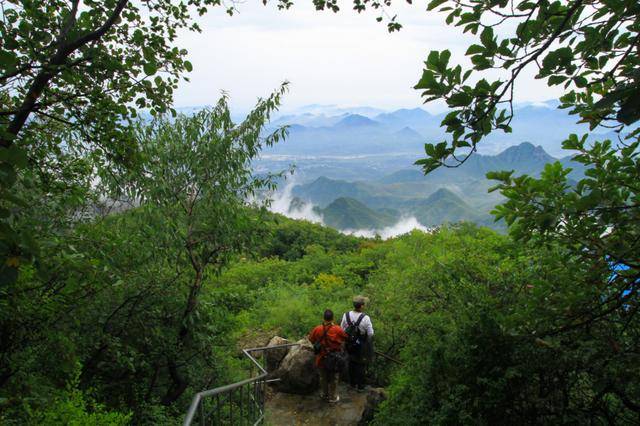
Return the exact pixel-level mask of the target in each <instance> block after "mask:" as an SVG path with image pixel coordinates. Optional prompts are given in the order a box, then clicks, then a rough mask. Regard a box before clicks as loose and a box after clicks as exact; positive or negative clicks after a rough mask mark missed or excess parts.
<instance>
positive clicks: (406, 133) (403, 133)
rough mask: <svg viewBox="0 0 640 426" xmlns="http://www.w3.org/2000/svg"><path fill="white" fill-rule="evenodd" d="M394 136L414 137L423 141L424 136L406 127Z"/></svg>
mask: <svg viewBox="0 0 640 426" xmlns="http://www.w3.org/2000/svg"><path fill="white" fill-rule="evenodd" d="M394 135H396V136H399V137H413V138H416V137H417V138H420V139H422V135H421V134H420V133H418V132H416V131H415V130H414V129H412V128H411V127H409V126H405V127H403V128H402V129H400V130H398V131H397V132H395V133H394Z"/></svg>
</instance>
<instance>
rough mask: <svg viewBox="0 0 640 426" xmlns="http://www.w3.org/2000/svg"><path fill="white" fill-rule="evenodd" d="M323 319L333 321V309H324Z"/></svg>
mask: <svg viewBox="0 0 640 426" xmlns="http://www.w3.org/2000/svg"><path fill="white" fill-rule="evenodd" d="M324 320H325V321H333V311H332V310H331V309H325V311H324Z"/></svg>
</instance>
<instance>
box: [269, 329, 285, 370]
mask: <svg viewBox="0 0 640 426" xmlns="http://www.w3.org/2000/svg"><path fill="white" fill-rule="evenodd" d="M287 343H289V341H288V340H287V339H285V338H283V337H280V336H274V337H272V338H271V340H269V344H268V345H267V347H270V346H278V345H286V344H287ZM288 352H289V347H286V348H277V349H269V350H266V351H264V353H265V361H266V367H267V372H268V373H273V372H275V371H276V370H277V369H278V367H280V362H282V360H283V358H284V357H285V356H286V355H287V353H288Z"/></svg>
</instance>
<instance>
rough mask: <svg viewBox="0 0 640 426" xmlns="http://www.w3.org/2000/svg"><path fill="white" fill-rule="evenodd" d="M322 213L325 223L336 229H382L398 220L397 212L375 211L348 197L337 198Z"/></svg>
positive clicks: (321, 210)
mask: <svg viewBox="0 0 640 426" xmlns="http://www.w3.org/2000/svg"><path fill="white" fill-rule="evenodd" d="M320 213H322V218H323V221H324V223H325V224H327V225H328V226H331V227H333V228H336V229H351V230H354V229H382V228H384V227H387V226H391V225H393V224H394V223H396V222H397V221H398V215H397V213H396V214H395V215H394V214H392V213H391V212H385V211H375V210H372V209H370V208H369V207H367V206H365V205H364V204H362V203H361V202H359V201H358V200H354V199H353V198H346V197H340V198H336V199H335V200H333V202H332V203H331V204H329V205H328V206H327V207H326V208H324V209H320Z"/></svg>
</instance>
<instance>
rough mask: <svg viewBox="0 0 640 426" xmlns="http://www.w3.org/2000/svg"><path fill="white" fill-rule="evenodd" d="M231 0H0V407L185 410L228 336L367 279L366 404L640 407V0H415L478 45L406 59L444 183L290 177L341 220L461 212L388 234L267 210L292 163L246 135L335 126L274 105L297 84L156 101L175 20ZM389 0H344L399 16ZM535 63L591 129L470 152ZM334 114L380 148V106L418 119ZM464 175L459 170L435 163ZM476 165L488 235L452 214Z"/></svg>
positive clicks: (516, 409) (498, 410) (446, 412)
mask: <svg viewBox="0 0 640 426" xmlns="http://www.w3.org/2000/svg"><path fill="white" fill-rule="evenodd" d="M236 6H237V5H236V3H232V4H230V5H226V4H224V5H223V4H221V3H220V2H218V1H214V0H189V1H188V2H184V1H180V0H163V1H146V2H133V1H129V0H104V1H81V0H70V1H67V0H51V1H47V2H39V1H3V0H0V17H1V18H2V19H0V100H1V102H0V424H2V425H5V424H6V425H95V426H98V425H100V426H102V425H129V424H134V425H165V424H166V425H173V424H180V423H181V422H182V421H183V419H185V412H186V410H187V408H188V407H189V404H190V402H191V400H192V398H193V396H194V395H196V394H197V393H198V392H201V391H203V390H206V389H212V388H216V387H218V386H223V385H227V384H229V383H231V382H234V381H238V380H241V379H246V378H247V375H248V374H249V369H248V368H247V367H249V365H248V364H247V362H246V361H247V360H246V359H244V358H243V357H242V356H241V353H242V352H241V350H242V349H243V348H247V347H251V346H255V345H263V344H265V343H266V342H267V341H268V340H269V338H271V337H272V336H274V335H280V336H283V337H287V338H290V339H292V340H297V339H300V338H302V337H304V336H305V335H307V333H308V332H309V330H310V328H311V327H313V326H314V325H317V324H319V323H320V321H321V318H322V317H321V316H322V315H323V312H324V310H325V309H327V308H331V309H333V310H334V311H335V312H336V313H338V314H340V313H342V312H343V311H345V310H347V309H349V308H350V303H349V302H350V301H351V300H352V297H353V296H354V295H355V294H360V295H364V296H366V297H368V298H369V299H370V302H366V309H367V312H368V313H369V314H370V316H371V318H372V321H373V323H374V324H375V330H376V333H375V337H374V344H375V346H376V348H377V349H378V351H379V353H381V354H383V355H384V356H381V357H378V358H376V359H375V360H374V362H373V363H372V364H371V365H370V366H369V369H368V376H367V380H368V382H369V383H370V384H372V385H375V386H384V387H385V388H386V390H387V391H386V393H387V395H388V397H387V398H386V399H385V400H384V402H382V403H381V405H379V406H378V407H377V408H376V409H375V410H373V411H372V412H371V413H369V414H370V418H369V419H368V420H367V421H368V422H369V423H371V424H377V425H422V424H433V425H457V424H473V425H476V424H479V425H495V424H498V425H501V424H509V425H511V424H527V425H528V424H568V425H569V424H570V425H576V424H616V425H618V424H619V425H631V424H638V423H639V422H640V353H639V351H638V348H640V316H639V310H640V298H639V290H640V257H639V256H638V254H639V253H640V187H639V186H638V182H640V128H638V125H637V123H638V121H639V120H640V97H639V96H638V93H639V92H640V79H639V75H640V74H639V71H638V70H639V69H640V55H637V54H636V52H638V49H639V48H640V36H639V33H640V9H639V6H638V3H637V1H635V0H606V1H604V0H602V1H601V0H595V1H591V2H584V1H582V0H569V1H565V2H559V1H555V2H554V1H548V0H539V1H533V2H532V1H528V0H513V1H493V0H492V1H472V2H470V3H461V2H458V1H446V0H432V1H431V2H430V3H429V4H428V6H427V8H428V13H432V14H441V15H442V17H443V20H444V22H445V23H446V24H447V25H451V26H452V34H453V32H455V28H456V27H458V28H460V29H461V30H462V31H464V33H467V35H468V36H469V37H472V38H474V40H475V39H477V40H476V41H477V44H471V45H470V46H468V48H467V49H466V53H465V56H467V59H468V61H464V60H462V59H463V58H453V56H452V53H451V51H450V50H447V49H443V50H441V51H437V50H434V51H431V52H430V53H429V54H428V56H427V58H426V61H424V70H423V71H422V75H421V77H420V78H419V80H418V79H416V80H418V82H417V84H416V85H415V89H417V90H419V91H420V94H421V96H423V98H424V99H425V102H432V101H441V102H442V103H443V104H446V107H447V108H448V111H447V112H446V114H444V115H443V116H441V117H440V119H441V121H440V127H441V129H442V130H443V132H442V133H443V135H442V136H443V137H444V138H445V139H444V140H440V139H438V140H427V141H422V142H421V146H422V147H423V148H424V152H423V153H421V154H416V158H415V159H414V161H415V165H417V166H418V167H419V168H420V171H421V172H422V173H423V174H425V175H426V177H425V178H424V181H427V182H428V181H431V183H433V182H440V183H441V184H442V186H441V187H438V188H431V189H433V190H431V189H430V190H428V191H426V192H423V193H421V196H419V197H415V196H412V194H411V191H414V192H415V190H416V188H418V187H421V186H422V189H423V190H424V189H425V187H424V185H423V184H424V181H421V180H420V179H422V177H420V176H416V173H415V170H414V171H412V172H407V171H404V172H401V173H397V174H393V175H389V176H386V177H384V178H382V177H381V176H378V177H377V178H376V179H378V180H377V181H376V182H377V184H376V185H377V186H376V185H371V184H366V183H362V182H354V181H356V180H358V179H353V181H351V182H347V181H336V180H331V179H318V180H316V181H315V182H313V183H311V184H309V185H307V186H306V187H301V188H298V189H299V191H300V193H299V194H297V195H302V194H303V192H304V191H303V190H306V191H308V192H307V193H308V194H309V195H310V196H313V197H317V199H318V200H323V201H322V203H323V205H322V206H321V207H320V208H321V209H323V210H322V212H323V213H324V215H325V216H326V217H327V218H329V219H330V220H331V221H332V222H333V223H334V224H335V226H336V227H352V226H353V227H359V226H365V227H366V226H373V225H376V226H378V225H379V226H385V225H386V224H388V223H391V222H392V221H393V220H394V219H395V218H396V217H397V215H398V214H402V213H403V212H402V211H400V209H398V210H396V209H395V208H394V206H393V205H390V202H389V201H390V200H392V199H395V200H398V199H400V200H401V201H402V202H401V203H400V204H399V205H401V206H403V208H406V209H408V211H410V212H412V213H413V214H415V215H416V216H419V217H422V220H423V221H425V222H429V221H431V222H430V223H433V224H436V223H442V222H455V221H458V220H459V221H460V223H456V224H447V225H444V226H441V227H436V228H432V229H429V230H428V232H421V231H419V230H413V231H410V232H406V233H404V234H403V235H400V236H397V237H395V238H390V239H387V240H382V239H381V238H378V237H375V238H359V237H355V236H351V235H344V234H342V233H340V232H338V231H337V230H334V229H331V228H329V227H326V226H321V225H318V224H313V223H310V222H307V221H304V220H291V219H288V218H286V217H284V216H282V215H277V214H273V213H272V212H270V211H269V208H270V207H272V205H273V200H270V199H268V197H265V194H270V193H273V191H274V190H275V189H276V187H277V184H278V182H281V181H282V179H283V178H284V177H285V176H288V172H287V170H279V171H274V170H264V169H259V168H257V167H256V164H257V160H258V158H259V156H260V154H261V153H263V152H265V150H269V149H272V148H274V147H278V146H279V145H280V144H281V143H282V142H283V141H284V140H286V138H287V136H288V134H289V132H293V133H295V132H302V133H304V132H308V134H311V135H312V136H313V140H314V141H320V142H323V141H327V140H328V139H330V137H329V136H327V135H326V134H325V133H326V128H325V129H324V130H322V129H321V130H318V128H315V129H316V130H311V131H309V130H308V129H307V130H305V129H300V128H297V129H296V128H294V129H288V128H287V127H283V126H279V125H278V123H275V120H273V118H274V114H275V113H276V111H277V110H278V109H279V108H280V107H281V105H282V102H283V99H285V97H286V96H287V93H288V91H289V88H290V85H289V83H287V82H284V83H282V84H281V85H279V86H277V87H275V89H274V90H273V91H272V92H270V93H266V94H264V93H263V94H262V95H263V97H261V98H258V99H257V100H256V101H255V104H254V105H253V107H252V108H251V109H250V110H249V111H248V112H247V113H246V114H242V118H241V119H236V118H235V115H234V114H232V111H231V108H230V102H231V101H230V97H229V95H228V94H226V93H222V94H221V95H220V96H219V98H218V99H216V100H215V101H213V105H212V106H210V107H208V108H202V109H197V110H193V111H190V113H189V114H186V115H185V114H178V111H176V109H175V108H174V107H173V103H172V102H173V97H174V92H175V91H177V90H179V87H180V84H181V83H186V81H187V80H188V78H187V77H186V75H187V74H188V73H189V72H190V71H191V70H192V69H193V65H192V64H191V62H189V61H188V60H187V51H186V50H185V49H183V48H181V47H180V46H179V43H178V41H179V34H183V33H187V32H191V31H193V32H199V31H202V28H201V27H200V25H199V24H198V22H197V19H198V17H200V16H202V15H204V14H205V13H206V12H207V10H209V9H211V8H215V7H218V8H225V10H226V12H227V14H228V15H234V13H235V12H237V9H236ZM383 6H384V7H383ZM391 6H392V4H390V2H384V3H380V2H378V1H366V0H365V1H359V0H356V1H354V2H353V7H354V8H355V9H356V11H358V12H362V11H365V10H367V9H373V10H374V11H376V12H378V13H381V14H380V15H379V16H378V21H382V22H384V24H386V28H387V29H388V30H389V31H390V32H395V31H399V30H401V29H402V24H401V23H400V21H399V20H398V19H396V16H395V15H389V14H388V13H387V12H386V7H391ZM266 7H270V5H266ZM291 7H293V5H292V3H291V2H289V1H286V0H280V1H278V2H277V5H276V8H277V9H289V8H291ZM313 8H314V10H313V13H315V9H318V10H323V9H328V10H331V11H333V12H337V11H338V10H339V9H340V7H339V6H338V4H337V3H336V2H334V1H326V2H325V1H314V2H313ZM381 10H382V12H380V11H381ZM283 13H284V12H283ZM436 16H440V15H436ZM231 19H233V18H231ZM505 28H506V29H505ZM323 31H324V29H323ZM511 33H513V34H511ZM456 34H457V33H456ZM505 34H511V35H505ZM452 37H457V35H455V34H454V35H452ZM207 42H209V41H208V40H207ZM363 42H365V43H366V42H368V41H367V40H363ZM241 54H244V51H243V52H241ZM227 59H229V60H231V58H227ZM459 62H464V63H467V64H470V65H469V67H470V68H469V69H466V70H465V69H464V68H463V66H462V65H458V63H459ZM260 65H262V64H259V63H256V66H255V68H252V70H251V71H252V72H255V69H259V66H260ZM525 69H526V70H527V71H524V70H525ZM529 70H533V73H534V74H535V77H536V78H537V79H538V80H540V81H541V82H543V83H544V84H547V85H548V86H560V87H557V88H556V89H558V90H559V91H560V92H561V93H562V95H561V96H560V99H559V105H560V107H561V108H562V109H565V110H567V111H568V112H569V114H570V115H571V116H572V117H573V118H575V120H574V121H575V122H576V123H577V122H580V123H581V124H578V125H576V127H577V128H578V129H582V128H584V126H587V125H588V126H589V133H585V134H580V135H578V134H567V135H564V133H562V135H563V136H562V138H561V139H562V140H563V142H562V149H563V150H564V151H566V153H567V156H563V159H562V160H561V161H554V162H550V159H549V157H548V156H547V155H546V153H545V151H544V150H542V149H541V148H539V147H536V146H535V145H532V144H524V145H520V146H518V147H512V148H509V149H507V150H506V151H504V152H503V153H502V154H500V155H497V156H493V157H491V159H490V160H487V157H480V156H479V154H478V146H479V145H482V144H483V143H484V142H483V141H484V140H485V139H486V138H487V137H488V136H489V135H491V134H494V135H495V134H496V133H498V134H500V135H501V136H504V135H508V134H509V133H510V132H511V131H512V130H513V129H512V127H511V123H512V119H513V118H514V117H515V116H516V115H517V114H518V109H517V108H514V106H513V102H514V93H515V91H516V89H515V86H516V80H517V81H518V82H521V81H523V80H522V78H523V77H522V76H526V75H527V73H529ZM416 71H417V70H416ZM256 75H258V77H256V78H262V75H261V74H260V73H256ZM526 81H527V80H526V79H525V80H524V82H525V83H526ZM374 89H375V88H372V90H374ZM252 99H255V98H252ZM352 112H353V113H354V114H358V112H360V113H362V114H366V115H375V116H377V117H378V120H379V122H377V121H375V120H372V119H371V118H369V117H365V116H364V115H362V114H361V115H358V116H355V115H354V114H347V116H343V117H340V119H339V120H335V121H334V120H332V119H330V118H327V117H324V119H326V120H327V122H326V123H325V124H326V126H325V127H331V128H334V127H336V128H341V129H342V130H344V131H345V134H348V135H351V136H353V138H354V139H357V138H356V136H360V135H362V136H363V137H366V138H369V139H367V140H368V141H369V142H368V143H369V144H370V147H371V149H372V150H374V151H380V152H388V151H385V149H386V148H389V146H388V142H385V140H386V141H388V139H386V137H387V136H388V135H384V137H382V136H380V134H379V133H377V132H378V130H376V129H379V128H381V127H384V126H398V129H397V132H396V133H394V137H397V139H395V140H394V141H395V142H394V143H398V144H400V142H402V141H403V140H405V139H406V138H414V137H417V136H416V135H415V134H414V133H413V132H411V131H410V129H409V130H407V129H405V127H406V126H405V124H406V122H407V121H411V120H414V119H415V118H416V117H418V118H420V117H423V118H425V119H426V118H428V116H427V117H425V116H424V114H423V112H424V111H422V112H421V110H401V112H400V113H398V114H393V115H384V114H382V115H380V114H381V111H377V110H375V109H371V108H361V109H359V110H358V111H352ZM308 118H309V117H308ZM316 118H317V117H315V118H309V120H315V119H316ZM280 124H283V123H280ZM541 125H545V126H556V125H558V123H557V122H555V121H553V120H552V119H551V118H549V119H548V120H547V122H546V123H543V124H541ZM571 129H574V130H575V128H574V127H572V128H571ZM544 130H547V129H544ZM585 131H586V130H585ZM557 132H564V130H563V129H557ZM376 135H377V136H376ZM603 135H609V136H613V137H609V136H606V137H605V136H603ZM310 137H311V136H310ZM323 138H327V139H323ZM402 138H405V139H402ZM361 142H362V140H359V143H361ZM334 147H335V148H336V149H338V148H344V149H345V150H348V149H347V148H348V147H344V146H340V144H337V145H336V146H334ZM421 152H422V151H421ZM314 161H315V160H314ZM514 164H518V165H523V168H522V169H517V170H516V168H515V167H512V166H513V165H514ZM316 166H317V167H320V168H321V167H322V165H316ZM567 166H571V167H574V166H576V167H575V170H572V169H571V168H570V167H567ZM363 169H366V167H364V168H363ZM501 169H502V170H501ZM361 170H362V169H354V170H353V171H352V174H353V176H356V177H359V176H360V175H361ZM396 171H397V170H396ZM457 173H459V174H457ZM371 175H374V173H371ZM454 175H455V176H463V178H464V179H465V180H466V181H467V183H468V185H467V186H466V187H465V188H464V190H460V191H458V192H455V191H453V190H452V189H450V188H447V185H445V184H446V183H447V181H448V180H450V179H451V178H452V176H454ZM416 181H418V184H415V183H416ZM412 188H413V189H412ZM394 191H395V192H394ZM487 191H489V193H490V194H493V195H491V196H490V197H492V198H491V200H492V201H495V200H496V199H498V200H499V203H498V204H497V205H495V203H493V202H490V203H488V204H487V205H486V206H485V207H487V208H488V207H489V205H491V206H492V211H491V218H492V220H493V219H495V220H498V221H501V223H503V224H504V227H505V233H504V234H499V233H497V232H495V231H494V230H491V229H489V228H487V227H482V226H478V225H477V224H473V223H469V221H470V220H475V219H477V217H476V214H475V212H474V211H473V210H471V209H470V206H469V204H467V202H466V201H465V200H464V199H463V198H462V197H461V196H460V194H464V195H466V196H468V197H470V198H473V197H475V199H476V200H478V199H480V198H486V197H487ZM414 195H415V194H414ZM359 197H367V198H368V199H369V201H370V202H371V203H372V204H371V205H368V206H367V205H363V204H364V203H363V201H362V200H361V199H359ZM394 197H395V198H394ZM336 199H337V200H336ZM296 203H302V201H301V200H300V199H298V200H296ZM374 203H378V204H374ZM403 203H404V204H403ZM316 211H317V210H316ZM476 222H480V223H482V222H481V221H479V220H476ZM363 300H364V298H363ZM309 354H310V355H311V354H312V349H310V350H309ZM389 357H391V359H394V360H395V362H393V363H389V362H385V361H386V360H388V359H389ZM310 359H311V358H310ZM311 360H312V359H311ZM315 374H316V373H315V370H313V372H312V376H313V377H315V376H314V375H315ZM264 377H266V373H265V375H264ZM264 377H263V379H262V380H264ZM262 384H264V381H263V382H262ZM311 390H313V389H311ZM260 396H264V393H263V394H261V395H260ZM241 398H242V394H241V396H240V399H241ZM329 402H333V403H336V402H339V401H336V400H334V401H327V403H329ZM233 403H234V401H228V402H227V407H228V406H230V405H231V406H232V405H233ZM332 407H333V408H334V409H336V410H339V409H340V407H341V406H340V405H339V404H338V405H333V406H332Z"/></svg>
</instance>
